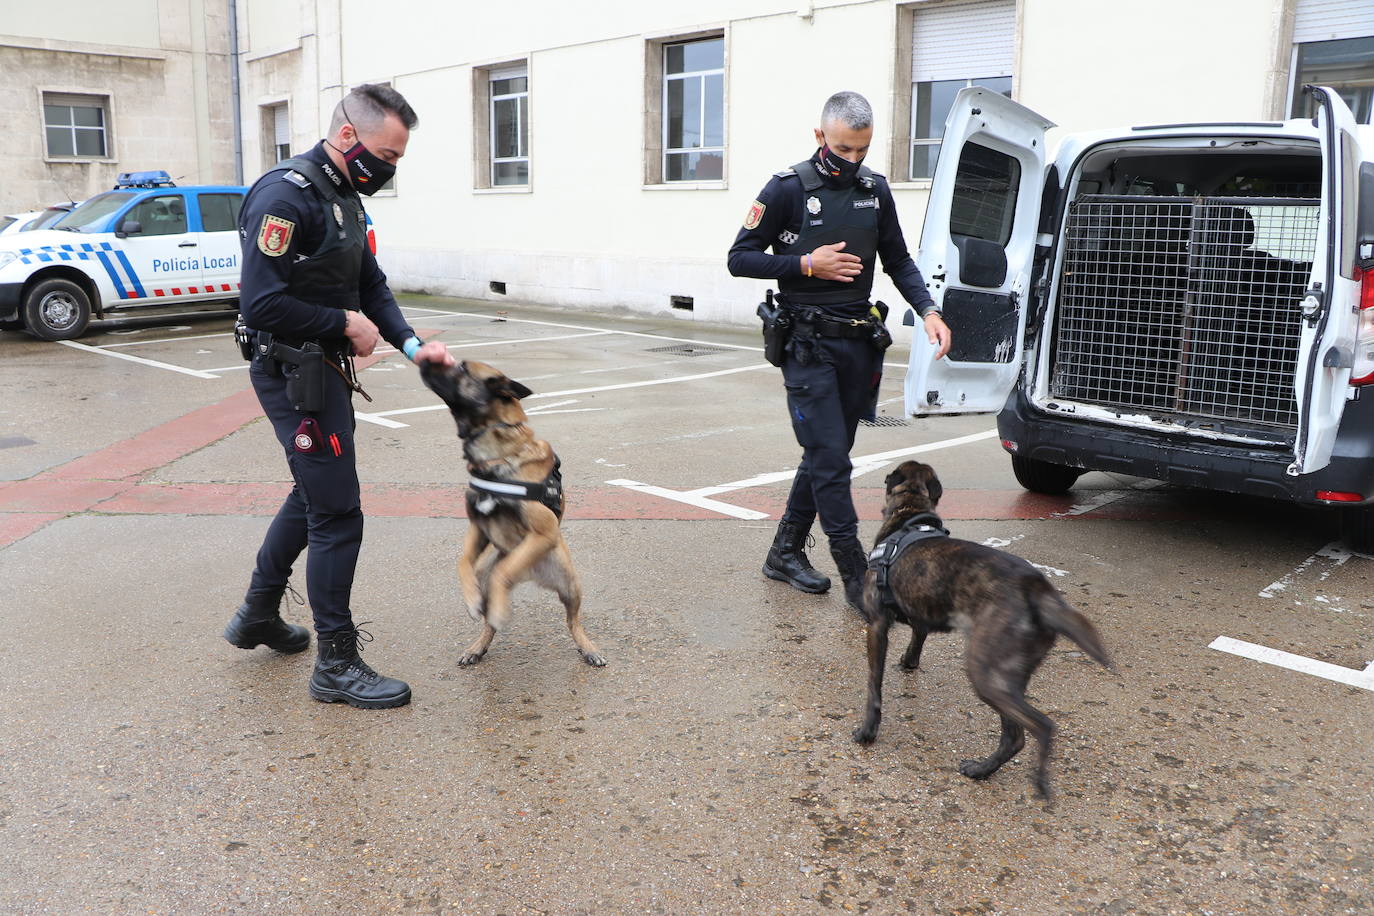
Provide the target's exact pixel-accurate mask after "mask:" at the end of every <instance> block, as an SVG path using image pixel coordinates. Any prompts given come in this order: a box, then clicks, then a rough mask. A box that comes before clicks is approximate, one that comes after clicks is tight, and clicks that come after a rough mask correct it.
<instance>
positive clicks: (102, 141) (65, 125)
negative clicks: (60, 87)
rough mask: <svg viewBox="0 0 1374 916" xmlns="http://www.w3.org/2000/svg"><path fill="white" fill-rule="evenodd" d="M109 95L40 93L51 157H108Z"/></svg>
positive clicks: (44, 126)
mask: <svg viewBox="0 0 1374 916" xmlns="http://www.w3.org/2000/svg"><path fill="white" fill-rule="evenodd" d="M108 111H109V99H108V97H106V96H99V95H53V94H49V93H44V95H43V128H44V133H45V134H46V135H47V143H48V156H49V157H51V158H54V159H106V158H108V157H109V137H108V134H107V129H108V124H109V117H108Z"/></svg>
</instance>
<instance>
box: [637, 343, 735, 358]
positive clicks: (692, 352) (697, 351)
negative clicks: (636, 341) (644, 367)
mask: <svg viewBox="0 0 1374 916" xmlns="http://www.w3.org/2000/svg"><path fill="white" fill-rule="evenodd" d="M645 352H646V353H676V354H677V355H679V356H709V355H710V354H712V353H729V352H731V350H730V348H729V347H713V346H711V345H710V344H673V345H672V346H671V347H650V348H649V349H648V350H646V351H645Z"/></svg>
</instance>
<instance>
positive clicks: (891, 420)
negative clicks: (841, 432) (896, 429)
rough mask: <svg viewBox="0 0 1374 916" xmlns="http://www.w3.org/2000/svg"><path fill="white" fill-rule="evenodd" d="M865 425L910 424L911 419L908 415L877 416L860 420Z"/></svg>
mask: <svg viewBox="0 0 1374 916" xmlns="http://www.w3.org/2000/svg"><path fill="white" fill-rule="evenodd" d="M859 422H860V423H862V424H863V425H864V426H910V425H911V421H910V420H908V419H907V418H906V417H877V418H875V419H872V420H860V421H859Z"/></svg>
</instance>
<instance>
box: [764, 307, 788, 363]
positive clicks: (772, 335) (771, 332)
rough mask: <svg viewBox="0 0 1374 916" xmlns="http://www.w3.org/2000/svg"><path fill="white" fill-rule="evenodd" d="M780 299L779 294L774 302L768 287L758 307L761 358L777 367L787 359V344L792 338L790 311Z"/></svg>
mask: <svg viewBox="0 0 1374 916" xmlns="http://www.w3.org/2000/svg"><path fill="white" fill-rule="evenodd" d="M781 299H782V297H781V296H779V297H778V301H777V302H776V303H775V302H774V299H773V291H772V290H771V289H770V290H769V291H768V292H767V294H766V295H765V297H764V301H763V302H760V303H759V307H758V316H759V318H760V320H762V321H763V358H764V359H766V360H768V362H770V363H772V364H773V365H774V366H777V367H778V368H782V364H783V363H785V362H786V361H787V344H788V342H789V341H790V340H791V339H792V313H791V311H790V310H789V309H788V307H787V305H786V303H784V302H782V301H781Z"/></svg>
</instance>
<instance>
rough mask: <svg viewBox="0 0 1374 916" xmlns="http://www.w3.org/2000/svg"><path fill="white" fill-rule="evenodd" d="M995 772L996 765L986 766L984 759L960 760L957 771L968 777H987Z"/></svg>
mask: <svg viewBox="0 0 1374 916" xmlns="http://www.w3.org/2000/svg"><path fill="white" fill-rule="evenodd" d="M996 772H997V767H990V766H988V764H987V762H986V761H984V760H960V761H959V773H960V774H961V775H963V776H967V777H968V778H969V779H987V778H988V777H989V776H991V775H992V774H993V773H996Z"/></svg>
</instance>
